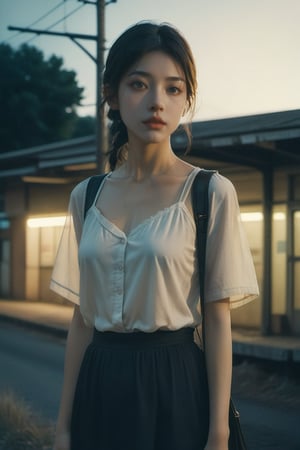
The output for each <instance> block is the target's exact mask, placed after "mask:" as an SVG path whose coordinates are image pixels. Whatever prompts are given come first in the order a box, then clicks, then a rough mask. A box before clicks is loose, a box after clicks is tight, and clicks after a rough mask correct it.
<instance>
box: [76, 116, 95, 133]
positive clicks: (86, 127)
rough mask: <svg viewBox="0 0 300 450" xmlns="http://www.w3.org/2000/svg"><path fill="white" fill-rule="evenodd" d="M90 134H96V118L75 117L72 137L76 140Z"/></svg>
mask: <svg viewBox="0 0 300 450" xmlns="http://www.w3.org/2000/svg"><path fill="white" fill-rule="evenodd" d="M90 134H96V118H95V117H92V116H83V117H77V119H76V121H75V124H74V129H73V133H72V137H73V138H76V137H82V136H88V135H90Z"/></svg>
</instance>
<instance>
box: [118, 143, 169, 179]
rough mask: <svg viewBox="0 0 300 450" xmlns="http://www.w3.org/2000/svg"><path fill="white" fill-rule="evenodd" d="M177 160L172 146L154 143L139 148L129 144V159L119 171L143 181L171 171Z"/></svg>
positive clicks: (128, 176)
mask: <svg viewBox="0 0 300 450" xmlns="http://www.w3.org/2000/svg"><path fill="white" fill-rule="evenodd" d="M177 161H178V158H177V156H175V155H174V153H173V151H172V149H171V147H170V146H168V147H165V148H162V147H161V146H153V145H152V146H151V147H150V146H148V147H146V148H140V149H138V150H135V149H134V148H131V147H130V146H129V147H128V153H127V160H126V162H124V164H122V166H121V167H120V169H119V173H120V175H121V174H122V176H124V177H126V178H131V179H132V180H134V181H142V180H145V179H147V178H152V177H155V176H160V175H164V174H166V173H169V172H170V170H172V169H173V167H174V166H175V164H176V162H177Z"/></svg>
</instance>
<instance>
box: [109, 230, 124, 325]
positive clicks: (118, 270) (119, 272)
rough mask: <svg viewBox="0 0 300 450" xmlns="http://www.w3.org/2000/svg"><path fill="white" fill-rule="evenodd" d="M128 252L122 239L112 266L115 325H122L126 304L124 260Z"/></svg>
mask: <svg viewBox="0 0 300 450" xmlns="http://www.w3.org/2000/svg"><path fill="white" fill-rule="evenodd" d="M125 250H126V239H125V238H120V239H119V244H118V245H117V246H116V252H115V255H114V260H115V262H114V263H113V265H112V283H113V286H112V293H113V298H112V301H113V316H114V319H115V323H117V324H122V313H123V303H124V258H125Z"/></svg>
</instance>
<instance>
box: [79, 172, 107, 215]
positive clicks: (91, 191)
mask: <svg viewBox="0 0 300 450" xmlns="http://www.w3.org/2000/svg"><path fill="white" fill-rule="evenodd" d="M106 175H107V173H104V174H102V175H94V176H93V177H91V178H90V179H89V181H88V185H87V188H86V194H85V202H84V216H83V217H84V219H85V216H86V213H87V212H88V210H89V209H90V207H91V206H92V204H93V201H94V200H95V197H96V194H97V192H98V189H99V187H100V185H101V183H102V181H103V180H104V178H105V177H106Z"/></svg>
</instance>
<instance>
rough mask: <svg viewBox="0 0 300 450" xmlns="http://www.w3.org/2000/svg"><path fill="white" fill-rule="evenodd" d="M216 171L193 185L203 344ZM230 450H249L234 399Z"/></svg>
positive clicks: (203, 172)
mask: <svg viewBox="0 0 300 450" xmlns="http://www.w3.org/2000/svg"><path fill="white" fill-rule="evenodd" d="M214 173H215V172H214V171H213V170H200V172H198V174H197V175H196V177H195V180H194V183H193V186H192V203H193V212H194V218H195V222H196V228H197V236H196V247H197V255H198V266H199V281H200V299H201V311H202V317H203V319H202V345H203V349H204V347H205V345H204V330H205V323H204V314H203V311H204V279H205V278H204V275H205V255H206V236H207V224H208V214H209V213H208V211H209V200H208V186H209V181H210V179H211V177H212V175H213V174H214ZM229 430H230V435H229V443H228V447H229V450H247V447H246V443H245V440H244V437H243V433H242V429H241V424H240V415H239V413H238V411H237V410H236V409H235V406H234V404H233V401H232V399H230V405H229Z"/></svg>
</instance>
